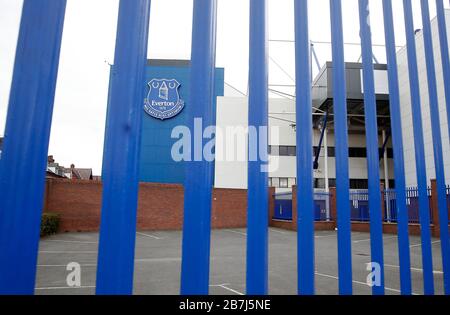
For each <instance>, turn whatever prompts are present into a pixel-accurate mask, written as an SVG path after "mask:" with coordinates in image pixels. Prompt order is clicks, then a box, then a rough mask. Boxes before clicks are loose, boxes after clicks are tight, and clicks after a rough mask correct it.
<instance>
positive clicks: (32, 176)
mask: <svg viewBox="0 0 450 315" xmlns="http://www.w3.org/2000/svg"><path fill="white" fill-rule="evenodd" d="M65 10H66V1H65V0H60V1H54V0H40V1H37V0H25V1H24V2H23V8H22V20H21V23H20V31H19V37H18V41H17V49H16V61H15V65H14V73H13V79H12V84H11V93H10V98H9V106H8V116H7V121H6V129H5V139H4V143H3V151H2V158H1V160H0V253H1V254H0V294H32V293H33V292H34V284H35V279H36V264H37V256H38V247H39V226H40V222H41V213H42V205H43V201H44V181H45V170H46V162H47V153H48V143H49V138H50V128H51V121H52V113H53V102H54V98H55V88H56V79H57V73H58V65H59V55H60V49H61V39H62V32H63V24H64V16H65Z"/></svg>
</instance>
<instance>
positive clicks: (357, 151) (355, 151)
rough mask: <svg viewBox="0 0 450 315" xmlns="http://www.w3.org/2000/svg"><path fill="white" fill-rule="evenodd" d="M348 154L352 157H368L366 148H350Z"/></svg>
mask: <svg viewBox="0 0 450 315" xmlns="http://www.w3.org/2000/svg"><path fill="white" fill-rule="evenodd" d="M348 156H349V157H351V158H365V157H367V150H366V148H349V149H348Z"/></svg>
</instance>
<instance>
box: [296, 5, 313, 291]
mask: <svg viewBox="0 0 450 315" xmlns="http://www.w3.org/2000/svg"><path fill="white" fill-rule="evenodd" d="M309 49H310V41H309V28H308V1H307V0H296V1H295V60H296V62H295V64H296V66H295V69H296V80H297V83H296V95H297V96H296V104H297V106H296V108H297V109H296V113H297V178H298V189H297V194H298V219H297V220H298V232H297V238H298V241H297V245H298V253H297V256H298V258H297V263H298V268H297V269H298V293H299V294H306V295H312V294H314V275H315V267H314V187H313V159H312V157H313V152H312V147H313V144H312V129H313V127H312V101H311V54H309Z"/></svg>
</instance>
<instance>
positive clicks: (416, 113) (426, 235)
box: [403, 0, 434, 295]
mask: <svg viewBox="0 0 450 315" xmlns="http://www.w3.org/2000/svg"><path fill="white" fill-rule="evenodd" d="M403 11H404V20H405V30H406V46H407V55H408V70H409V84H410V91H411V107H412V116H413V117H412V118H413V133H414V147H415V158H416V176H417V183H418V190H419V196H418V197H419V200H418V201H419V205H420V206H419V217H420V225H421V229H420V231H421V241H422V266H423V277H424V292H425V294H427V295H428V294H434V279H433V256H432V251H431V231H430V213H429V211H428V198H427V171H426V164H425V144H424V138H423V120H422V105H421V98H420V88H419V71H418V68H417V52H416V33H415V30H416V29H415V28H414V19H413V10H412V3H411V1H410V0H403Z"/></svg>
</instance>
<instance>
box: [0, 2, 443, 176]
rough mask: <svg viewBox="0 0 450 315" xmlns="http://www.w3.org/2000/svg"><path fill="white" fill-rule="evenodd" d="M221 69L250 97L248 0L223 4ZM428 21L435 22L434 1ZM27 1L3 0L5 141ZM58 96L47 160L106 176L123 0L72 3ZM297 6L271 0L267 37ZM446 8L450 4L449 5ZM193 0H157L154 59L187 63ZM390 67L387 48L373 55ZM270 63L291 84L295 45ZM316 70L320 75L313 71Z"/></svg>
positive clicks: (355, 31)
mask: <svg viewBox="0 0 450 315" xmlns="http://www.w3.org/2000/svg"><path fill="white" fill-rule="evenodd" d="M412 1H413V6H414V15H415V27H416V28H421V15H420V1H419V0H412ZM218 2H219V8H218V10H219V11H218V14H219V17H218V19H219V20H218V46H217V66H218V67H224V68H225V81H226V82H227V83H228V84H231V85H232V86H234V87H235V88H237V89H239V90H241V91H243V92H244V93H245V92H246V91H247V76H248V40H249V34H248V22H249V17H248V15H249V1H248V0H218ZM429 2H430V10H431V16H432V17H434V16H435V15H436V9H435V4H434V3H435V1H429ZM22 3H23V1H22V0H0V39H1V40H0V136H1V135H3V130H4V125H5V120H6V112H7V105H8V98H9V89H10V85H11V76H12V68H13V62H14V56H15V48H16V42H17V34H18V28H19V22H20V14H21V9H22ZM67 3H68V4H67V11H66V20H65V27H64V35H63V42H62V51H61V62H60V67H59V76H58V84H57V89H56V99H55V109H54V114H53V125H52V133H51V139H50V150H49V154H52V155H54V157H55V159H56V161H57V162H59V163H60V164H62V165H65V166H69V165H70V164H71V163H74V164H75V165H76V166H77V167H88V168H91V167H92V168H93V169H94V173H95V174H100V173H101V162H102V151H103V133H104V127H105V114H106V105H107V104H106V98H107V93H108V91H107V89H108V79H109V77H108V75H109V66H108V63H113V60H114V44H115V33H116V25H117V13H118V3H119V1H118V0H68V1H67ZM293 3H294V1H293V0H269V23H270V26H269V29H270V34H269V37H270V39H272V40H280V39H287V40H292V39H293V38H294V16H293ZM342 3H343V14H344V40H345V42H348V43H355V42H359V20H358V1H357V0H344V1H342ZM444 3H445V5H446V7H448V1H444ZM370 4H371V11H372V12H371V13H372V16H371V19H372V28H373V30H372V31H373V42H374V43H375V44H384V29H383V18H382V7H381V1H380V0H372V1H370ZM309 5H310V34H311V40H312V41H321V42H322V41H324V42H329V41H330V38H331V35H330V22H329V20H330V18H329V0H310V1H309ZM393 5H394V19H395V27H396V34H397V44H398V45H404V44H405V38H404V27H403V25H404V21H403V13H402V12H403V11H402V10H403V8H402V1H401V0H393ZM192 6H193V1H192V0H152V8H151V22H150V38H149V51H148V57H149V58H160V59H189V58H190V48H191V44H190V41H191V30H192V26H191V23H192ZM316 51H317V54H318V57H319V60H320V62H321V63H324V62H325V61H327V60H330V59H331V47H330V46H329V45H326V44H318V45H316ZM374 52H375V54H376V57H377V58H378V59H379V60H380V61H381V62H384V61H385V60H386V57H385V53H384V48H383V47H381V48H374ZM270 56H271V57H272V58H273V59H274V60H275V62H276V63H278V65H279V66H281V67H282V68H283V69H284V70H285V71H287V72H288V73H289V76H288V75H286V74H285V73H283V71H282V70H280V69H279V67H278V66H277V65H275V63H274V62H272V61H271V63H270V83H272V84H293V81H292V79H291V78H290V77H294V76H295V72H294V65H295V62H294V45H293V43H279V42H271V44H270ZM359 56H360V48H359V47H355V46H350V45H349V46H346V60H347V61H356V60H357V59H358V58H359ZM315 71H316V70H315Z"/></svg>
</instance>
